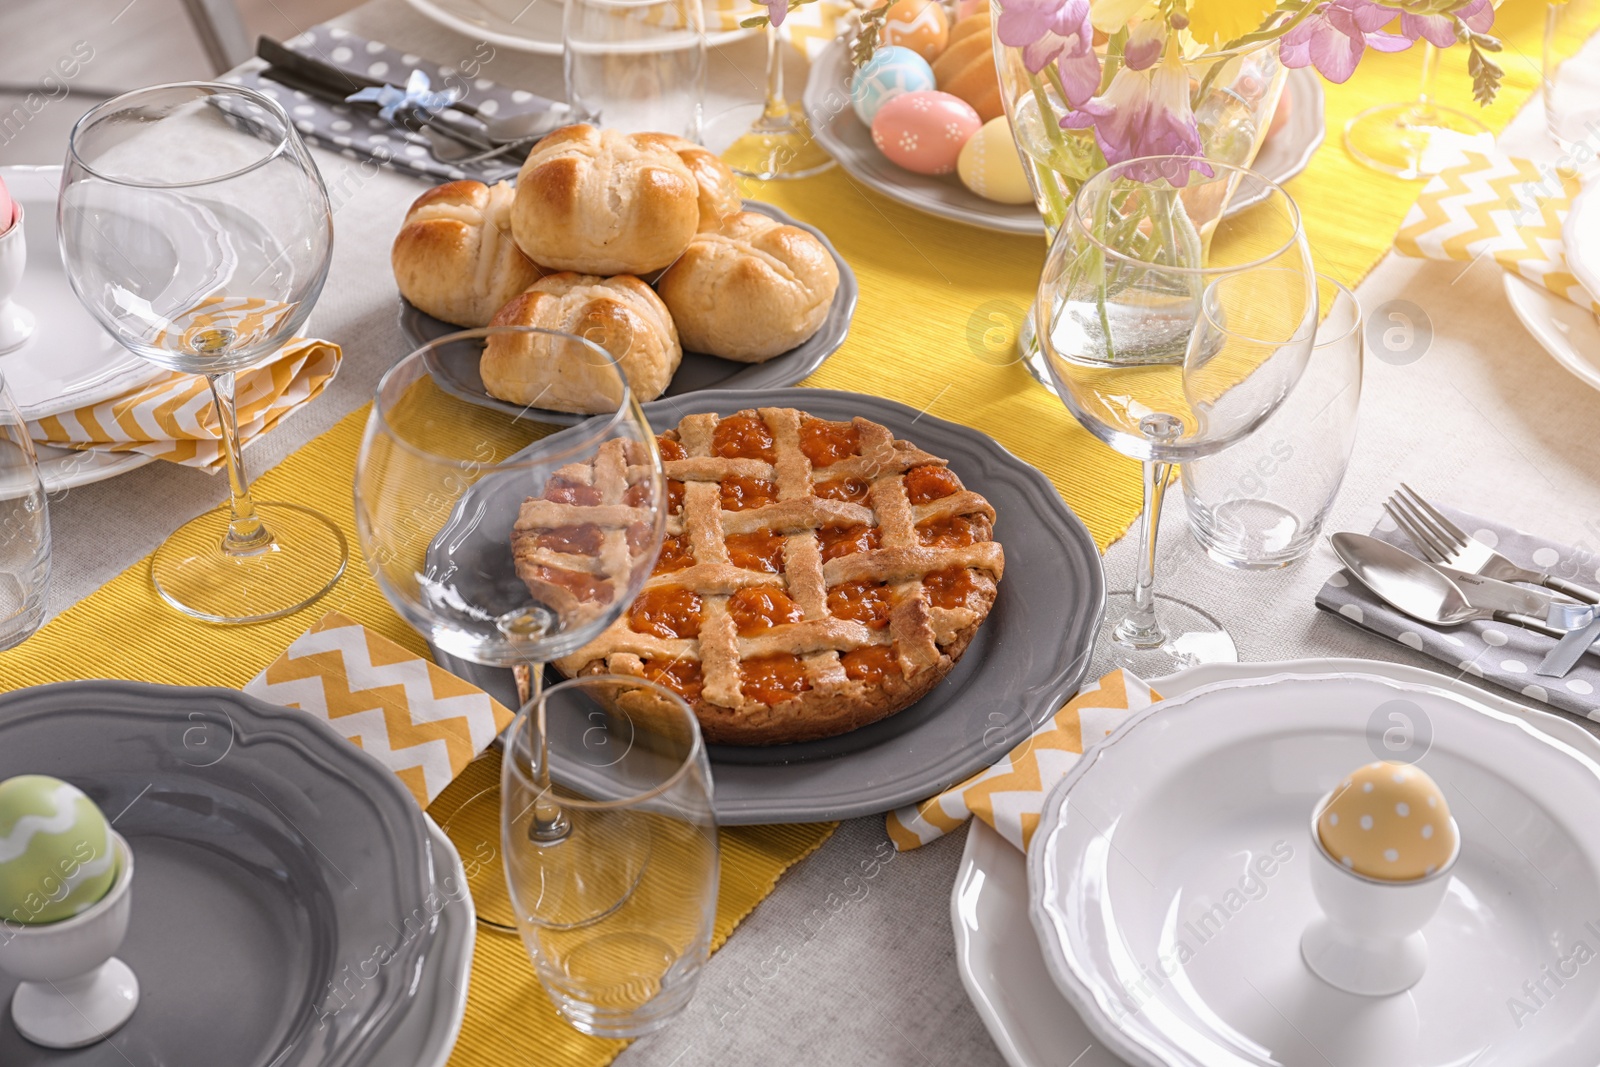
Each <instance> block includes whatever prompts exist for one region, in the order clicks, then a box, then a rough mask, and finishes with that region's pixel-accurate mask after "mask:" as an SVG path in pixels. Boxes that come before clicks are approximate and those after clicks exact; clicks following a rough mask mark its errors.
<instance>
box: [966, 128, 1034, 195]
mask: <svg viewBox="0 0 1600 1067" xmlns="http://www.w3.org/2000/svg"><path fill="white" fill-rule="evenodd" d="M956 173H957V174H959V175H960V176H961V184H962V185H965V186H966V187H967V188H968V189H971V190H972V191H973V192H975V193H977V194H978V195H979V196H981V197H983V198H984V199H985V200H993V201H994V202H995V203H997V204H1031V203H1033V190H1032V189H1030V188H1028V176H1027V174H1026V173H1024V172H1023V170H1022V159H1021V157H1020V156H1018V155H1017V146H1016V143H1015V142H1014V141H1013V140H1012V139H1011V124H1010V123H1008V122H1007V121H1006V117H1005V116H1004V115H1001V116H1000V117H999V118H995V119H990V120H989V121H988V122H985V123H984V124H983V127H982V128H981V129H979V130H978V132H977V133H975V134H973V135H972V137H971V139H970V140H968V141H967V143H966V144H964V145H962V146H961V156H960V158H958V159H957V160H956Z"/></svg>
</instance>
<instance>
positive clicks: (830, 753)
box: [435, 388, 1105, 825]
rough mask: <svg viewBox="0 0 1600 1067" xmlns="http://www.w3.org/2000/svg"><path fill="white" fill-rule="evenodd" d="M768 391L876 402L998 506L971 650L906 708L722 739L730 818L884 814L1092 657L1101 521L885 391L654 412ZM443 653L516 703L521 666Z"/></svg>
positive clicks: (826, 404)
mask: <svg viewBox="0 0 1600 1067" xmlns="http://www.w3.org/2000/svg"><path fill="white" fill-rule="evenodd" d="M757 404H759V405H761V406H762V407H774V408H782V407H792V408H796V409H799V410H800V411H803V412H806V413H809V414H810V415H812V416H814V417H816V418H819V419H825V420H837V421H839V422H843V423H849V422H850V421H851V420H852V419H853V418H855V417H856V416H860V417H861V418H863V419H868V420H871V421H873V422H876V423H879V424H881V425H882V426H884V427H887V428H888V430H889V431H891V432H892V434H893V435H894V436H895V437H896V438H900V439H903V440H906V441H909V442H910V443H911V444H912V445H913V446H915V447H917V448H919V449H923V450H926V451H927V452H929V453H932V454H934V455H935V456H940V457H943V458H944V459H945V460H946V461H948V465H949V468H950V470H951V471H953V472H954V473H955V474H956V475H957V476H958V477H959V478H960V480H961V482H962V483H963V484H964V485H965V486H966V487H967V488H969V489H971V490H972V491H974V492H976V493H980V494H982V496H983V497H984V498H986V499H987V501H988V502H989V504H990V505H992V507H993V510H994V514H995V519H994V527H993V528H994V537H995V539H996V540H998V541H1000V542H1001V544H1002V546H1003V548H1004V554H1005V574H1004V576H1003V578H1002V579H1001V580H1000V582H999V585H998V591H997V593H996V595H995V599H994V602H993V606H992V608H991V609H990V611H989V613H988V616H987V618H986V619H985V620H984V621H983V623H982V624H981V625H980V626H979V627H978V629H977V631H976V633H975V635H974V636H973V637H972V639H971V643H970V645H968V647H967V648H966V650H965V653H964V654H963V655H962V656H961V658H960V660H959V661H958V662H957V663H956V664H955V666H954V667H953V668H952V669H951V670H950V671H949V673H948V674H947V675H945V676H944V678H943V680H942V681H940V682H939V683H938V684H937V685H936V686H934V688H933V689H932V690H930V691H929V692H927V694H926V695H924V696H923V697H922V698H921V699H920V700H917V701H916V703H914V704H912V705H910V706H909V707H906V708H905V709H904V710H901V711H899V712H896V713H894V714H892V715H890V716H889V717H887V718H883V719H879V720H878V721H876V722H872V723H870V724H868V725H865V726H862V727H860V728H858V729H855V730H852V731H850V732H848V733H843V734H839V735H838V736H834V737H828V738H825V739H822V740H817V741H804V742H799V743H792V744H774V745H761V746H748V747H745V746H733V745H709V746H708V750H709V753H710V756H711V762H712V771H713V776H714V780H715V786H716V788H715V797H714V804H715V809H716V815H717V818H718V820H719V821H721V822H722V823H724V824H728V825H737V824H750V823H775V822H799V821H811V820H822V819H841V818H853V817H857V816H862V815H869V814H873V813H876V812H882V811H887V810H890V809H892V808H895V807H898V806H900V805H903V804H908V803H913V802H915V801H919V800H922V799H925V798H926V797H929V796H931V795H933V794H934V793H937V792H938V791H939V790H941V789H944V788H945V787H947V786H949V785H952V784H954V783H955V782H958V781H961V780H962V779H963V778H965V777H967V776H968V775H970V774H972V773H974V772H976V771H978V770H980V769H981V768H983V767H986V766H988V765H989V764H990V763H992V762H993V760H994V758H995V755H996V753H1000V752H1006V751H1009V750H1010V749H1011V748H1012V747H1014V746H1015V745H1016V744H1017V743H1019V742H1020V741H1021V740H1022V739H1023V738H1024V737H1026V736H1027V735H1028V734H1029V733H1030V732H1031V731H1032V730H1033V729H1034V728H1035V727H1036V726H1037V725H1038V724H1039V723H1041V722H1043V721H1044V720H1045V719H1047V718H1048V717H1049V716H1051V715H1053V714H1054V713H1055V712H1056V711H1057V710H1058V709H1059V708H1060V706H1061V704H1062V702H1063V701H1064V700H1065V699H1066V698H1067V696H1068V695H1069V694H1071V693H1072V692H1073V691H1074V690H1075V689H1076V688H1077V686H1078V685H1079V683H1080V682H1081V681H1082V679H1083V675H1084V673H1085V671H1086V670H1087V669H1088V666H1089V657H1090V654H1091V652H1092V651H1093V643H1094V635H1095V632H1096V630H1097V628H1098V626H1099V621H1100V617H1101V614H1102V613H1103V611H1104V606H1105V579H1104V575H1103V573H1102V570H1101V565H1100V556H1099V553H1098V552H1097V551H1096V549H1095V545H1094V541H1093V539H1092V538H1091V537H1090V535H1089V532H1088V530H1087V529H1085V527H1084V525H1083V523H1082V522H1081V521H1080V520H1079V519H1078V517H1077V516H1076V515H1075V514H1073V512H1072V510H1071V509H1070V508H1068V507H1067V505H1066V504H1065V503H1064V502H1063V501H1062V499H1061V495H1060V494H1059V493H1058V492H1057V491H1056V489H1055V487H1054V486H1053V485H1051V483H1050V481H1049V480H1048V479H1047V478H1046V477H1045V476H1044V475H1043V474H1042V473H1040V472H1039V471H1038V470H1037V469H1036V468H1034V467H1033V466H1031V465H1030V464H1028V463H1025V462H1023V461H1022V460H1020V459H1018V458H1017V457H1016V456H1013V455H1012V454H1011V453H1010V452H1008V451H1006V450H1005V448H1003V447H1002V446H1001V445H1000V444H999V443H998V442H996V441H995V440H994V439H993V438H991V437H989V436H988V435H987V434H984V433H982V432H980V431H978V430H974V429H972V428H970V427H966V426H961V425H958V424H956V423H952V422H946V421H944V420H943V419H939V418H936V417H934V416H932V415H926V414H921V413H919V412H917V411H916V410H914V409H912V408H909V407H907V406H905V405H904V404H900V403H897V402H895V401H892V400H887V399H884V398H882V397H876V396H867V395H864V394H859V393H848V392H839V391H834V390H826V389H795V388H791V389H770V390H765V391H763V392H762V393H761V394H760V395H759V396H753V395H752V394H750V393H748V392H744V391H740V390H730V389H718V390H706V391H702V392H697V393H692V394H684V395H680V396H676V397H669V398H665V399H662V400H659V401H656V402H655V403H653V404H651V405H648V406H647V408H646V411H647V413H648V414H649V417H650V421H651V423H652V425H653V426H654V428H655V429H656V431H657V432H664V431H666V430H668V429H671V428H673V427H676V426H678V425H679V424H680V420H682V419H684V417H685V416H691V415H697V414H703V413H714V414H716V415H718V416H721V417H723V418H726V417H728V416H731V415H733V414H734V413H736V412H739V411H741V410H745V409H749V408H753V407H755V406H756V405H757ZM492 482H493V480H492V479H485V480H484V481H483V482H481V483H480V485H483V486H488V485H490V484H491V483H492ZM505 485H506V488H505V489H504V490H498V489H496V490H491V491H492V492H501V491H504V492H511V493H516V494H519V495H520V494H522V493H523V492H524V490H523V488H522V486H521V485H520V484H519V485H516V486H512V485H511V484H510V483H505ZM476 503H481V502H476ZM476 503H475V506H476ZM520 503H521V501H520V499H518V500H504V501H501V500H496V501H493V502H490V503H489V504H488V505H487V506H491V507H494V508H497V509H500V510H506V509H509V513H511V514H514V513H515V511H516V509H517V507H518V506H519V505H520ZM468 551H469V552H473V553H475V554H484V555H487V556H492V558H485V559H465V560H463V559H459V558H458V559H455V560H454V562H455V563H456V564H458V565H459V566H462V567H465V568H476V569H478V570H482V571H484V572H485V573H490V572H493V573H500V572H505V573H506V574H508V575H509V576H510V580H515V575H514V570H513V561H512V555H511V548H510V545H509V543H507V544H505V545H504V546H502V545H501V544H500V543H499V542H498V541H495V542H492V543H491V542H482V543H480V544H479V545H477V546H476V547H471V546H469V547H468ZM435 655H436V657H437V659H438V662H439V663H440V664H441V665H442V666H444V667H446V668H447V669H448V670H451V671H453V672H454V673H456V674H458V675H460V676H461V677H463V678H466V679H468V680H470V681H472V682H473V683H474V684H476V685H478V686H480V687H481V688H483V689H485V690H487V691H488V692H489V693H490V694H491V695H493V696H494V697H495V698H496V699H498V700H501V701H502V702H504V703H506V704H507V705H508V706H513V707H514V706H516V704H517V696H516V686H515V682H514V680H513V677H512V674H511V672H510V671H509V670H505V669H502V668H494V667H484V666H481V665H477V664H471V663H466V662H463V661H461V660H458V659H454V658H453V657H450V656H448V655H445V654H443V653H440V652H439V651H438V650H437V649H435Z"/></svg>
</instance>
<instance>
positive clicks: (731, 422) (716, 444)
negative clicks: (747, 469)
mask: <svg viewBox="0 0 1600 1067" xmlns="http://www.w3.org/2000/svg"><path fill="white" fill-rule="evenodd" d="M711 452H712V454H713V455H717V456H721V457H722V458H723V459H764V460H766V461H767V462H768V463H771V462H772V461H773V459H775V458H776V456H777V453H776V452H775V451H774V450H773V441H772V431H771V430H769V429H768V428H767V424H766V423H764V422H762V421H761V420H760V419H758V418H756V417H755V416H753V415H735V416H734V417H733V418H731V419H723V420H722V421H721V422H719V423H717V428H716V429H715V430H713V431H711Z"/></svg>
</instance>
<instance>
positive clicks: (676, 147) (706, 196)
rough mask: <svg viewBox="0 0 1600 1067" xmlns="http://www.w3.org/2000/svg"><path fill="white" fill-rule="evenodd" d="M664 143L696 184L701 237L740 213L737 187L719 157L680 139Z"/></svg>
mask: <svg viewBox="0 0 1600 1067" xmlns="http://www.w3.org/2000/svg"><path fill="white" fill-rule="evenodd" d="M667 140H669V141H670V142H671V143H672V150H673V151H674V152H677V153H678V158H679V159H681V160H683V162H684V165H685V166H687V167H688V168H689V172H690V173H691V174H693V175H694V179H695V181H696V182H697V183H699V186H700V232H701V233H704V232H705V231H707V230H714V229H716V228H717V227H719V226H721V225H722V220H723V219H725V218H727V217H728V216H729V215H736V214H738V213H739V212H740V211H743V210H744V198H743V197H741V196H740V195H739V183H738V181H737V180H736V179H735V178H734V176H733V171H732V170H731V169H730V168H729V167H728V165H727V164H726V163H724V162H723V161H722V157H720V156H718V155H717V154H716V153H714V152H712V151H710V150H708V149H705V148H702V147H701V146H700V145H697V144H695V143H694V142H693V141H687V140H685V139H683V138H682V137H668V138H667Z"/></svg>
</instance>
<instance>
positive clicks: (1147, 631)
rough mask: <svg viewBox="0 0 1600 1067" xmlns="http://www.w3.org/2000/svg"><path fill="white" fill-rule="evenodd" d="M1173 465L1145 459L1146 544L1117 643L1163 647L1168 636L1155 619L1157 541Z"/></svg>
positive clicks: (1141, 530) (1142, 529)
mask: <svg viewBox="0 0 1600 1067" xmlns="http://www.w3.org/2000/svg"><path fill="white" fill-rule="evenodd" d="M1171 476H1172V464H1170V463H1163V462H1160V461H1158V460H1146V461H1145V464H1144V514H1143V515H1142V516H1141V517H1140V519H1139V535H1140V537H1141V538H1143V541H1144V544H1143V545H1142V546H1141V547H1142V551H1141V552H1140V553H1139V565H1138V566H1139V570H1138V574H1137V575H1136V577H1135V579H1134V583H1133V609H1132V610H1131V611H1129V612H1128V614H1127V615H1126V616H1125V617H1124V618H1123V620H1122V621H1121V622H1120V623H1118V624H1117V630H1116V636H1117V640H1119V641H1122V642H1123V643H1125V644H1129V645H1132V646H1133V647H1135V648H1160V647H1161V646H1162V645H1163V644H1165V643H1166V640H1167V635H1166V634H1165V633H1163V632H1162V630H1161V623H1160V621H1159V620H1158V619H1157V618H1156V592H1155V580H1156V541H1157V538H1158V537H1159V535H1160V533H1161V501H1162V500H1163V499H1164V498H1165V497H1166V494H1167V479H1168V478H1170V477H1171Z"/></svg>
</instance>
